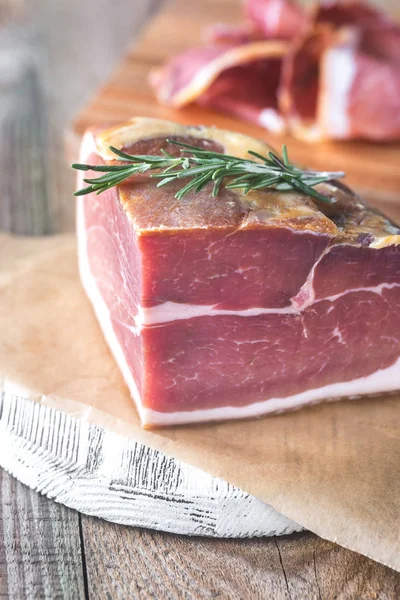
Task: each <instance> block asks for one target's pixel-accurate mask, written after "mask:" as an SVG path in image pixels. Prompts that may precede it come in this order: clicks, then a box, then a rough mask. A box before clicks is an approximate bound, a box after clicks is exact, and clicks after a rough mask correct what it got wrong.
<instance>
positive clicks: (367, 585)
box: [82, 517, 400, 600]
mask: <svg viewBox="0 0 400 600" xmlns="http://www.w3.org/2000/svg"><path fill="white" fill-rule="evenodd" d="M82 531H83V540H84V544H85V556H86V568H87V574H88V591H89V596H90V597H93V598H99V599H102V598H143V599H147V598H149V599H158V598H162V599H163V600H164V599H165V600H170V599H171V600H173V599H196V600H197V599H206V598H207V599H208V598H220V599H229V600H246V599H248V600H250V599H251V600H253V599H254V600H256V599H264V598H273V599H274V600H288V599H289V600H301V599H304V600H333V599H339V598H340V599H342V600H345V599H356V598H357V599H365V600H367V599H371V600H372V599H380V600H384V599H385V600H389V599H390V600H396V599H398V598H399V597H400V575H399V574H398V573H395V572H394V571H391V570H390V569H388V568H387V567H384V566H382V565H378V564H377V563H373V562H372V561H370V560H368V559H366V558H364V557H361V556H359V555H358V554H355V553H353V552H350V551H349V550H345V549H344V548H340V547H339V546H335V545H334V544H331V543H330V542H326V541H324V540H321V539H320V538H318V537H317V536H315V535H313V534H311V533H304V534H293V535H291V536H287V537H282V538H269V539H266V538H264V539H252V540H241V541H240V540H209V539H204V538H187V537H179V538H177V537H176V536H172V535H169V534H160V533H157V532H151V531H148V530H145V529H143V530H139V529H127V528H124V527H120V526H118V525H114V524H111V523H105V522H100V521H98V520H96V519H93V518H92V517H83V518H82ZM300 548H301V551H300Z"/></svg>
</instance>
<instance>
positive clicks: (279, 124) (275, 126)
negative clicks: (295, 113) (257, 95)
mask: <svg viewBox="0 0 400 600" xmlns="http://www.w3.org/2000/svg"><path fill="white" fill-rule="evenodd" d="M258 122H259V124H260V125H261V126H262V127H265V129H268V131H272V132H273V133H281V132H282V131H284V129H285V121H284V119H282V117H281V116H280V115H279V113H278V111H276V110H275V109H273V108H264V110H262V111H261V112H260V115H259V117H258Z"/></svg>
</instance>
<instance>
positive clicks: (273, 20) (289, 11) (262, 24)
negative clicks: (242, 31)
mask: <svg viewBox="0 0 400 600" xmlns="http://www.w3.org/2000/svg"><path fill="white" fill-rule="evenodd" d="M244 11H245V16H246V17H247V19H248V20H249V21H250V23H252V25H253V27H254V28H255V30H256V31H260V32H261V33H262V34H263V36H264V37H265V38H269V39H285V40H291V39H293V38H295V37H296V36H297V35H299V34H301V33H302V32H304V31H305V29H306V28H307V24H308V20H309V19H308V14H307V12H306V11H305V10H304V8H303V7H302V6H301V5H300V4H298V3H297V2H294V1H292V0H247V1H246V2H245V4H244Z"/></svg>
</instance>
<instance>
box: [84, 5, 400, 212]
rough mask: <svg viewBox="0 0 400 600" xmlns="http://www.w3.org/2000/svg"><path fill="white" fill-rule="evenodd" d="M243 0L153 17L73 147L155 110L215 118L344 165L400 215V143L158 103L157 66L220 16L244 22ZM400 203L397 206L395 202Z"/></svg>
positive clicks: (168, 10) (332, 166)
mask: <svg viewBox="0 0 400 600" xmlns="http://www.w3.org/2000/svg"><path fill="white" fill-rule="evenodd" d="M240 4H241V3H240V1H239V0H198V1H196V2H188V1H187V0H174V2H172V3H171V4H168V5H167V6H166V7H165V8H164V9H163V10H162V11H161V12H160V13H159V14H158V15H157V16H156V17H155V18H154V19H153V21H152V22H151V23H150V25H149V26H148V27H147V29H146V30H145V31H144V33H143V35H142V36H141V39H140V40H139V42H138V43H137V44H136V45H135V46H134V47H132V48H131V49H130V50H129V51H128V53H127V55H126V56H125V58H124V60H123V61H122V63H121V65H120V66H119V67H118V69H117V70H116V71H115V73H114V74H113V75H112V77H111V78H110V80H109V81H108V82H107V84H106V85H105V86H104V87H103V88H102V89H101V90H100V91H99V92H98V93H97V94H96V95H95V97H94V98H93V99H92V101H91V102H90V103H89V104H88V105H87V106H85V107H84V108H83V110H82V111H81V112H80V114H79V115H78V116H77V118H76V120H75V122H74V123H73V133H74V137H73V139H74V141H75V144H74V147H75V148H76V142H77V138H80V136H81V135H82V133H83V132H84V130H85V129H86V128H87V127H89V126H90V125H94V124H99V123H112V122H117V121H123V120H124V119H128V118H130V117H132V116H136V115H139V116H152V117H159V118H164V119H171V120H174V121H179V122H182V123H188V124H189V123H190V124H201V123H204V124H207V125H209V124H215V125H217V126H219V127H224V128H226V129H234V130H238V131H242V132H244V133H247V134H249V135H254V136H256V137H260V138H263V139H265V140H267V141H268V142H269V143H270V144H271V145H273V146H275V147H277V148H280V146H281V144H282V143H287V144H288V148H289V151H290V155H291V157H292V159H293V160H295V161H297V162H299V163H300V164H307V165H308V166H310V167H313V168H316V169H324V170H325V169H327V170H334V171H336V170H345V171H346V174H347V178H346V182H347V183H348V184H349V185H351V186H353V187H354V188H356V189H357V190H358V191H359V192H361V193H363V194H364V195H365V196H367V197H368V198H369V200H370V201H372V202H374V203H379V204H380V205H383V206H384V208H385V210H386V211H387V212H389V213H390V214H391V216H393V217H395V218H396V216H398V215H400V208H399V207H400V143H387V144H374V143H368V142H343V143H337V142H336V143H333V142H331V143H320V144H313V145H311V144H307V143H304V142H300V141H298V140H295V139H294V138H292V137H290V136H274V135H271V134H270V133H268V132H266V131H265V130H263V129H262V128H260V127H257V126H255V125H250V124H248V123H246V122H243V121H240V120H238V119H236V118H233V117H230V116H227V115H223V114H219V113H216V112H213V111H210V110H206V109H204V108H202V107H197V106H190V107H187V108H185V109H181V110H177V109H172V108H167V107H163V106H160V105H158V104H157V102H156V100H155V97H154V94H153V92H152V90H151V88H150V86H149V84H148V81H147V76H148V72H149V70H150V69H151V68H152V67H155V66H158V65H160V64H162V63H163V62H164V61H165V60H167V59H168V58H169V57H171V56H173V55H174V54H176V53H178V52H181V51H182V50H185V49H187V48H190V47H192V46H195V45H197V44H200V43H201V39H202V31H203V30H204V28H205V27H206V26H207V25H209V24H211V23H215V22H225V23H238V22H240V15H241V9H240ZM396 204H397V206H396Z"/></svg>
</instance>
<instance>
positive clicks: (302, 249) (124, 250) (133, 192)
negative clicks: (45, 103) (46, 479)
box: [78, 118, 400, 427]
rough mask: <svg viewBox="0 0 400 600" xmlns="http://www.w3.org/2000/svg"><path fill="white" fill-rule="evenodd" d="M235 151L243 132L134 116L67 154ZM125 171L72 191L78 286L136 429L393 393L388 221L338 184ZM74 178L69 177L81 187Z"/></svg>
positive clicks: (85, 158) (393, 280)
mask: <svg viewBox="0 0 400 600" xmlns="http://www.w3.org/2000/svg"><path fill="white" fill-rule="evenodd" d="M166 138H173V139H177V140H181V141H186V142H188V143H190V144H192V145H193V144H194V145H199V146H200V147H203V148H208V149H213V150H216V151H220V152H226V153H229V154H234V155H237V156H245V155H246V154H247V150H250V149H252V150H254V151H256V152H259V153H261V154H264V155H265V154H266V152H267V151H268V147H266V146H265V144H264V143H262V142H260V141H257V140H255V139H253V138H249V137H246V136H243V135H241V134H236V133H232V132H227V131H222V130H219V129H216V128H204V127H184V126H182V125H178V124H175V123H171V122H168V121H161V120H156V119H144V118H135V119H132V120H131V121H129V122H127V123H125V124H123V125H121V126H118V127H113V128H111V129H107V130H102V131H88V132H87V133H86V135H85V137H84V140H83V143H82V150H81V161H82V162H84V163H88V164H104V163H105V162H107V163H108V161H110V160H112V159H113V157H114V156H115V155H113V154H112V153H111V152H110V150H109V146H110V145H113V146H116V147H118V148H123V149H125V150H126V151H128V152H131V153H132V152H134V153H136V154H160V150H161V149H162V148H164V149H166V150H169V151H170V152H171V153H172V152H179V149H177V147H176V146H174V145H171V144H168V143H167V142H166ZM180 185H181V184H178V185H176V182H173V183H171V184H170V185H167V186H166V187H163V188H160V189H157V188H156V186H155V180H154V179H150V178H149V177H147V176H143V175H142V176H140V178H136V179H135V180H132V179H131V180H128V181H127V182H126V183H124V184H121V185H119V186H118V187H115V188H111V189H110V190H108V191H107V192H104V193H102V194H101V195H94V194H89V195H87V196H82V197H80V198H79V200H78V241H79V260H80V273H81V278H82V283H83V285H84V288H85V290H86V292H87V295H88V296H89V298H90V300H91V302H92V304H93V308H94V310H95V313H96V315H97V318H98V320H99V323H100V326H101V328H102V330H103V332H104V335H105V337H106V339H107V342H108V344H109V346H110V349H111V350H112V352H113V354H114V356H115V359H116V361H117V363H118V364H119V367H120V369H121V371H122V373H123V376H124V378H125V381H126V383H127V385H128V387H129V389H130V392H131V395H132V397H133V399H134V401H135V403H136V405H137V408H138V411H139V414H140V417H141V420H142V423H143V425H144V426H145V427H152V426H162V425H169V424H176V423H188V422H198V421H206V420H219V419H233V418H244V417H253V416H259V415H263V414H266V413H270V412H275V411H283V410H286V409H293V408H298V407H300V406H302V405H305V404H310V403H315V402H319V401H322V400H326V399H338V398H343V397H358V396H362V395H370V394H379V393H383V392H392V391H394V390H398V389H400V245H399V244H400V229H399V228H398V227H397V226H396V225H395V224H393V223H392V222H390V221H389V220H388V219H387V218H386V217H385V216H383V215H382V214H380V213H378V212H376V211H375V210H373V209H371V208H369V207H368V206H367V205H365V204H364V203H363V202H362V200H361V199H360V198H359V197H358V196H356V195H354V194H353V193H352V192H351V191H350V190H349V189H347V188H346V187H345V186H343V185H341V184H338V183H331V184H321V185H320V189H321V191H323V193H325V194H326V195H329V196H330V197H331V198H334V199H335V200H336V202H335V203H334V204H323V203H320V202H319V201H318V200H317V201H315V200H313V199H312V198H310V197H308V196H305V195H301V194H297V193H295V192H292V193H286V192H285V193H283V192H276V191H271V190H260V191H257V192H256V191H253V192H250V193H249V194H248V195H246V196H245V195H243V193H242V191H241V190H229V189H226V188H224V187H222V188H221V190H220V193H219V195H218V196H217V197H216V198H214V197H212V195H211V190H210V188H207V187H206V188H204V189H203V190H202V191H201V192H199V193H195V192H190V193H189V194H187V195H186V196H184V197H183V198H182V199H181V200H177V199H176V198H175V196H174V194H175V192H176V191H177V189H178V188H179V187H180ZM80 187H82V182H80Z"/></svg>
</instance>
